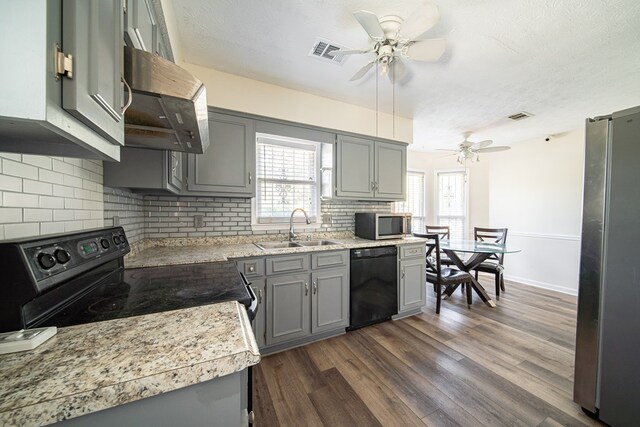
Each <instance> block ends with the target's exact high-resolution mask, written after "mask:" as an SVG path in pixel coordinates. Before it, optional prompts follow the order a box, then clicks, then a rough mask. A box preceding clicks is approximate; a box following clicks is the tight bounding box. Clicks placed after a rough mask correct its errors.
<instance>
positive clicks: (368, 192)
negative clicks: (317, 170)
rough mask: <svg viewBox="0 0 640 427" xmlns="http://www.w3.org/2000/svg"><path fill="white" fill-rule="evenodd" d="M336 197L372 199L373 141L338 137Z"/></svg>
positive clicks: (373, 186)
mask: <svg viewBox="0 0 640 427" xmlns="http://www.w3.org/2000/svg"><path fill="white" fill-rule="evenodd" d="M335 156H336V181H335V182H336V196H338V197H344V198H351V199H360V198H373V197H374V192H373V190H374V188H375V185H374V173H373V171H374V147H373V141H371V140H368V139H362V138H355V137H350V136H342V135H338V141H337V144H336V151H335Z"/></svg>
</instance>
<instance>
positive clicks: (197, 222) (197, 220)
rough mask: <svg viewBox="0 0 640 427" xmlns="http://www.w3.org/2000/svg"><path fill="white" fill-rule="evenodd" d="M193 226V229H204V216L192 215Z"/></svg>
mask: <svg viewBox="0 0 640 427" xmlns="http://www.w3.org/2000/svg"><path fill="white" fill-rule="evenodd" d="M193 226H194V227H195V228H200V227H204V215H194V216H193Z"/></svg>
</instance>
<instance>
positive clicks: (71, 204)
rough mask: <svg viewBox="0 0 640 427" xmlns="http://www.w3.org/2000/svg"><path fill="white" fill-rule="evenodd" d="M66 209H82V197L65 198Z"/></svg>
mask: <svg viewBox="0 0 640 427" xmlns="http://www.w3.org/2000/svg"><path fill="white" fill-rule="evenodd" d="M64 208H65V209H82V200H80V199H69V198H67V199H64Z"/></svg>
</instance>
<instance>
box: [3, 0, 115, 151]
mask: <svg viewBox="0 0 640 427" xmlns="http://www.w3.org/2000/svg"><path fill="white" fill-rule="evenodd" d="M0 16H3V17H4V18H6V19H3V20H2V25H0V38H1V39H2V40H6V41H7V43H4V44H3V48H4V51H3V55H2V59H0V66H1V67H2V68H3V69H4V70H17V71H16V72H12V73H11V78H5V79H2V81H1V82H0V91H1V92H2V97H0V151H7V152H18V153H30V154H45V155H54V156H68V157H83V158H94V159H103V160H119V158H120V157H119V156H120V146H121V145H122V144H123V142H124V120H123V117H122V85H121V83H120V76H121V71H122V70H121V67H122V3H121V1H120V0H91V1H89V0H75V1H74V0H64V1H61V0H49V1H38V2H26V1H13V2H10V1H6V2H0ZM63 22H64V26H63V25H62V23H63ZM63 27H64V30H63ZM9 41H13V42H9ZM56 71H59V72H60V73H57V72H56Z"/></svg>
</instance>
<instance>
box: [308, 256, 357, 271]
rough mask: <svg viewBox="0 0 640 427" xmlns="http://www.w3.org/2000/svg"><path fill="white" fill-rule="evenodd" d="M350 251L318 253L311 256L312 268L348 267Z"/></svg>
mask: <svg viewBox="0 0 640 427" xmlns="http://www.w3.org/2000/svg"><path fill="white" fill-rule="evenodd" d="M348 260H349V251H339V252H318V253H314V254H311V268H312V269H314V270H315V269H316V268H325V267H340V266H342V265H347V262H348Z"/></svg>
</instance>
